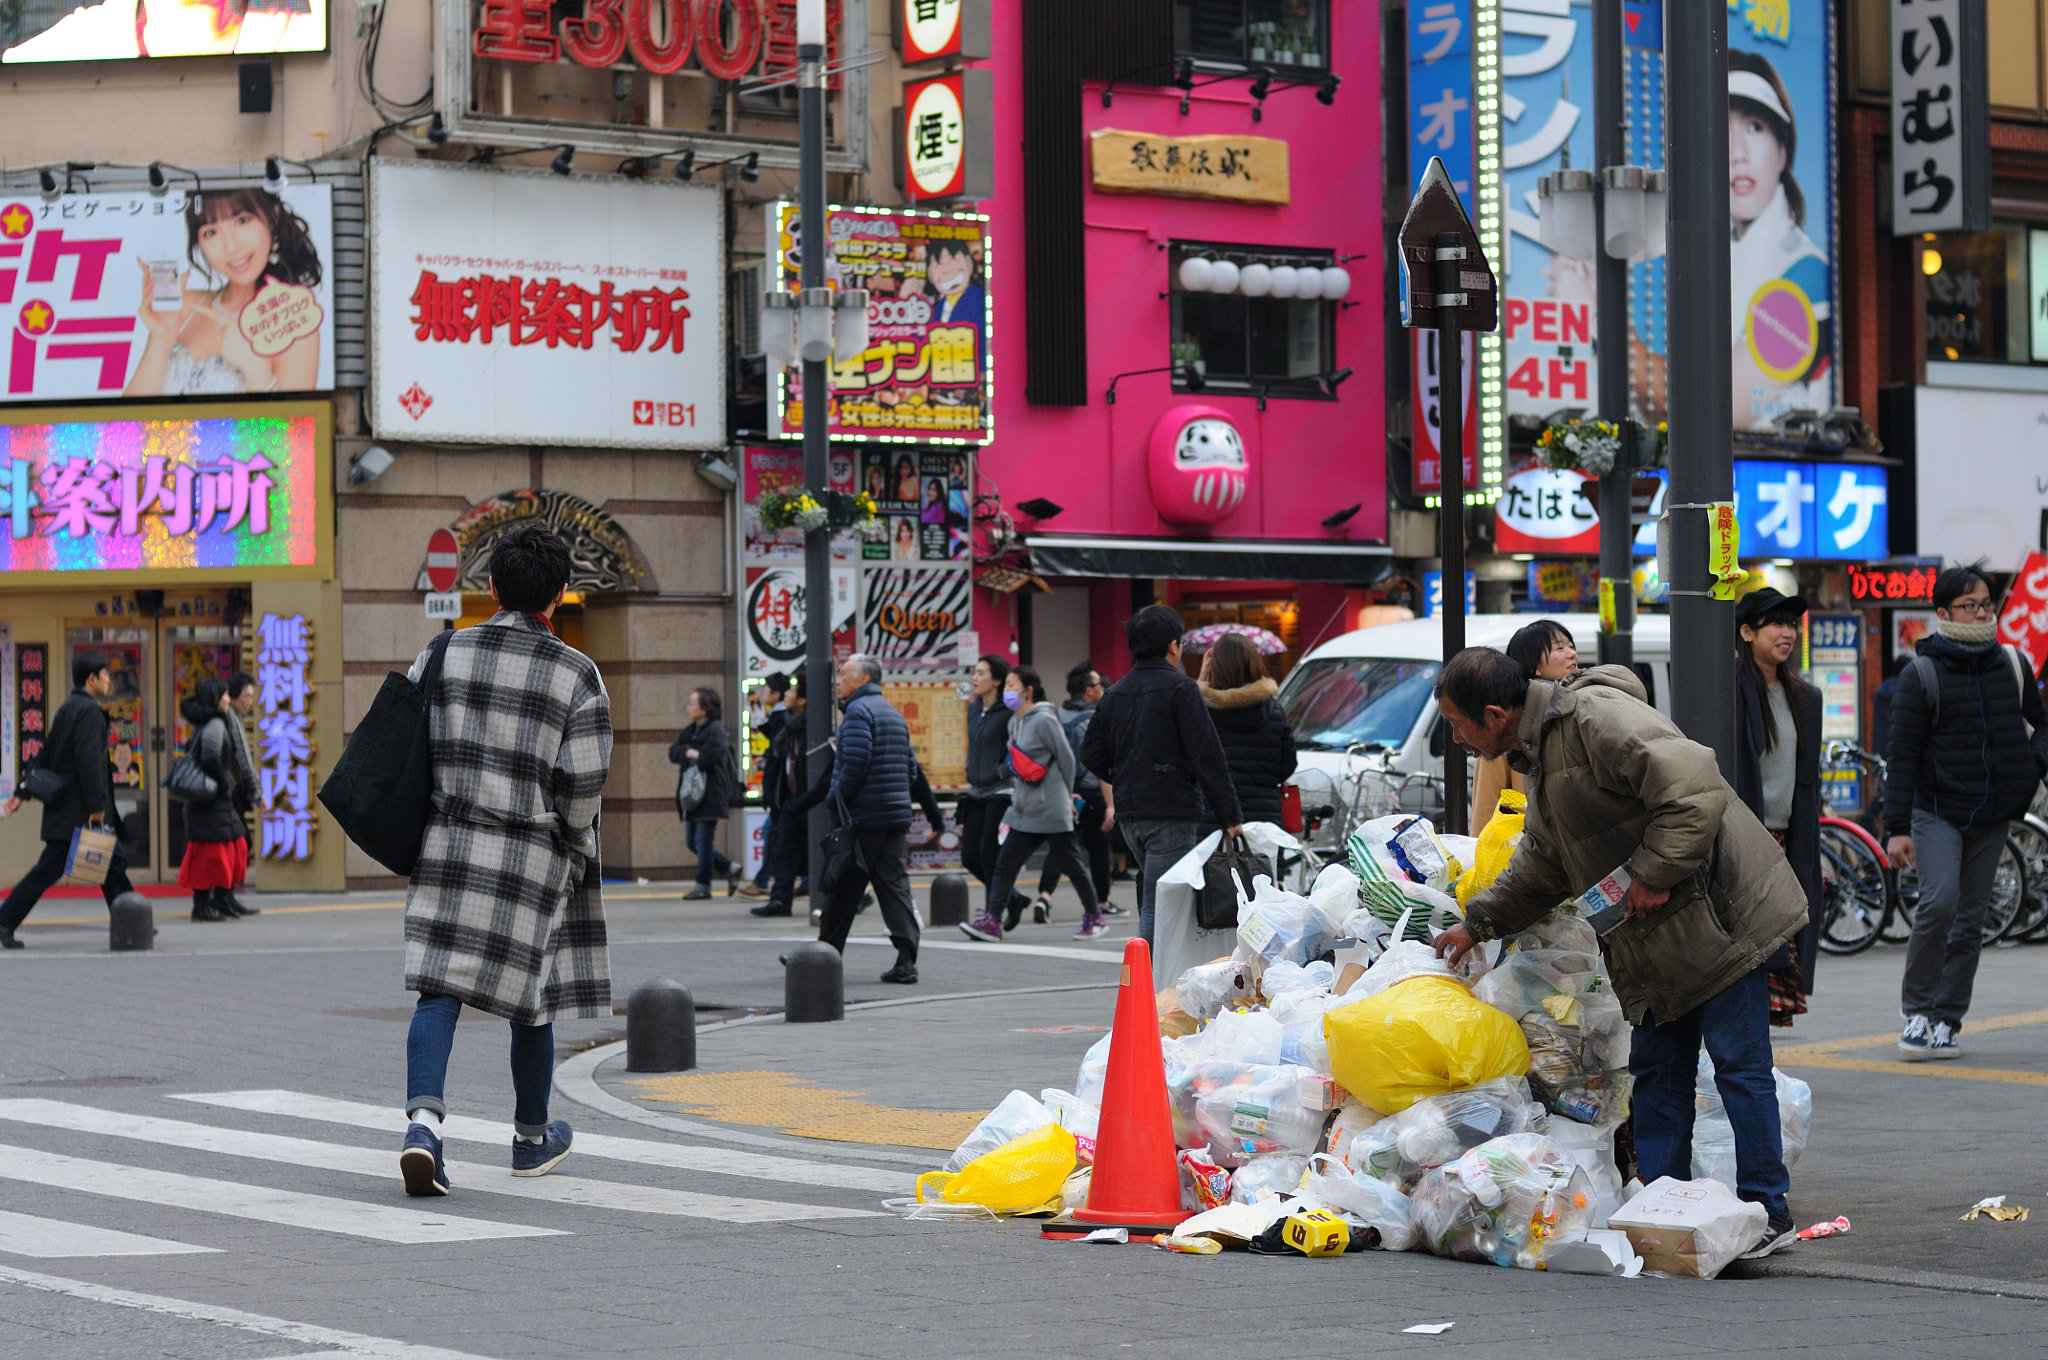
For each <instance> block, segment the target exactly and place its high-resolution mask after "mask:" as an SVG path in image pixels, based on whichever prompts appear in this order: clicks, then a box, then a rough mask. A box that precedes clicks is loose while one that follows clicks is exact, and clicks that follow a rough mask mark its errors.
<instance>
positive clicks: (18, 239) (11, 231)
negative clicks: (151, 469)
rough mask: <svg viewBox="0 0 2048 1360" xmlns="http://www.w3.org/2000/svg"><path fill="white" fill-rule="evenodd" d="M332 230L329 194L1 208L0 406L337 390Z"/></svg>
mask: <svg viewBox="0 0 2048 1360" xmlns="http://www.w3.org/2000/svg"><path fill="white" fill-rule="evenodd" d="M333 223H334V208H333V190H332V189H331V188H330V187H329V186H328V185H325V184H298V185H287V186H286V187H285V189H284V191H283V192H282V193H278V194H272V193H268V192H266V191H265V190H263V189H262V188H260V187H257V186H254V185H250V186H247V187H242V188H232V189H207V190H205V191H203V192H197V191H195V192H187V191H184V190H174V191H172V192H169V193H166V194H165V195H164V196H163V197H162V198H157V197H154V196H153V195H150V194H147V193H140V194H90V193H88V194H66V195H65V196H64V197H63V198H60V199H58V200H57V201H56V202H55V203H44V202H40V201H38V200H35V199H33V198H30V199H10V198H8V197H6V196H5V195H0V324H4V325H5V327H6V332H7V336H6V351H5V356H4V373H5V378H4V381H0V401H10V402H22V401H72V400H78V399H81V398H97V397H191V396H224V395H234V394H239V393H243V392H312V391H319V390H322V389H324V388H330V387H332V386H334V324H333V312H334V298H333V278H332V275H333V264H332V260H333V254H334V245H333V237H334V226H333Z"/></svg>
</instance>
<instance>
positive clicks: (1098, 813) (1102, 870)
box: [1038, 798, 1109, 904]
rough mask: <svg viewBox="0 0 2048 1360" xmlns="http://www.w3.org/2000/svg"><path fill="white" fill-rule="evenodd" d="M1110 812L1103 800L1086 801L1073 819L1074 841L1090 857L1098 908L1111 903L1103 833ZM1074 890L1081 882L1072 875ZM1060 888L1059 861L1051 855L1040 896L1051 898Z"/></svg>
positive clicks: (1106, 836)
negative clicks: (1077, 842) (1101, 904)
mask: <svg viewBox="0 0 2048 1360" xmlns="http://www.w3.org/2000/svg"><path fill="white" fill-rule="evenodd" d="M1107 811H1108V808H1107V807H1105V806H1104V805H1103V802H1102V799H1100V798H1084V799H1083V800H1082V802H1081V810H1080V811H1079V812H1078V813H1076V814H1075V815H1074V838H1075V839H1076V840H1078V841H1079V842H1080V843H1081V849H1082V850H1083V851H1084V852H1085V853H1086V854H1087V856H1088V876H1089V877H1090V878H1091V879H1093V880H1094V882H1095V900H1096V902H1097V903H1098V904H1100V903H1104V902H1107V901H1109V833H1108V832H1106V831H1104V830H1103V829H1102V818H1103V815H1104V814H1105V813H1106V812H1107ZM1068 877H1069V878H1073V879H1074V886H1075V887H1076V888H1079V887H1080V886H1081V880H1080V879H1079V878H1075V877H1074V876H1073V875H1072V874H1069V875H1068ZM1059 885H1060V865H1059V861H1058V860H1057V859H1055V858H1054V857H1053V856H1051V855H1047V856H1046V857H1045V868H1044V869H1043V870H1042V871H1041V872H1040V873H1039V875H1038V895H1039V896H1040V897H1051V896H1052V893H1053V889H1055V888H1057V887H1059Z"/></svg>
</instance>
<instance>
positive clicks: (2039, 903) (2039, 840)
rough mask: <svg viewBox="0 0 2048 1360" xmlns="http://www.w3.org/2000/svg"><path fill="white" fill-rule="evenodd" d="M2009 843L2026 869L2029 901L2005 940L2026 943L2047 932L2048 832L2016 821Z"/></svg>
mask: <svg viewBox="0 0 2048 1360" xmlns="http://www.w3.org/2000/svg"><path fill="white" fill-rule="evenodd" d="M2006 841H2007V843H2008V844H2010V845H2011V846H2012V847H2013V848H2014V849H2015V850H2016V851H2017V852H2018V853H2019V857H2020V861H2021V862H2022V863H2023V864H2025V865H2026V866H2027V900H2026V903H2025V904H2024V905H2023V906H2022V907H2021V908H2020V910H2019V913H2018V914H2017V915H2015V916H2014V917H2013V918H2012V924H2011V925H2009V926H2007V927H2006V928H2005V935H2004V936H2003V938H2005V939H2008V940H2013V941H2023V940H2026V939H2028V938H2029V937H2038V933H2039V932H2041V931H2044V930H2048V828H2044V827H2042V826H2041V824H2040V823H2039V822H2034V821H2024V820H2023V821H2016V822H2014V823H2013V824H2012V830H2011V831H2010V832H2008V833H2007V835H2006Z"/></svg>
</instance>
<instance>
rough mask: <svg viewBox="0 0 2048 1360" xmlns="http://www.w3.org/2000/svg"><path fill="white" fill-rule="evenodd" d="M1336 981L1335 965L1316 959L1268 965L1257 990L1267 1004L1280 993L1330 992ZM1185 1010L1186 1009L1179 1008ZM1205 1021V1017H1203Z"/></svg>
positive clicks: (1273, 1000)
mask: <svg viewBox="0 0 2048 1360" xmlns="http://www.w3.org/2000/svg"><path fill="white" fill-rule="evenodd" d="M1336 980H1337V965H1336V964H1334V963H1325V962H1323V961H1322V960H1321V959H1316V960H1315V961H1314V962H1312V963H1307V964H1299V963H1269V964H1267V965H1266V973H1265V976H1264V977H1262V978H1260V979H1259V990H1260V991H1262V992H1264V993H1265V994H1266V998H1267V1000H1268V1001H1269V1002H1277V1000H1278V998H1279V996H1280V994H1281V993H1282V992H1298V991H1304V990H1307V991H1323V992H1327V991H1329V990H1330V985H1331V984H1332V983H1334V982H1335V981H1336ZM1181 1009H1182V1010H1186V1009H1187V1007H1185V1006H1183V1007H1181ZM1203 1018H1204V1019H1206V1018H1207V1017H1206V1016H1205V1017H1203Z"/></svg>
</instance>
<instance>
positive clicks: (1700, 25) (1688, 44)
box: [1664, 4, 1735, 780]
mask: <svg viewBox="0 0 2048 1360" xmlns="http://www.w3.org/2000/svg"><path fill="white" fill-rule="evenodd" d="M1664 24H1665V29H1664V32H1665V41H1666V43H1667V44H1668V46H1667V47H1666V51H1667V52H1668V53H1669V60H1668V62H1667V68H1668V69H1667V76H1666V89H1667V91H1668V96H1667V98H1668V106H1669V108H1670V121H1669V124H1668V126H1669V133H1668V135H1669V137H1670V142H1669V144H1668V146H1667V147H1666V154H1665V164H1666V165H1668V166H1670V168H1671V169H1670V175H1671V197H1670V249H1669V251H1668V253H1667V255H1666V271H1667V272H1666V277H1667V278H1668V280H1669V283H1668V288H1669V299H1668V304H1667V305H1668V309H1669V316H1670V327H1669V333H1670V337H1671V339H1670V345H1669V360H1668V367H1669V375H1670V388H1671V490H1670V494H1669V501H1668V505H1667V507H1666V513H1667V514H1668V515H1669V516H1670V532H1669V542H1670V564H1671V716H1672V719H1673V720H1674V721H1675V722H1677V724H1678V726H1679V728H1680V729H1681V730H1682V731H1683V732H1684V733H1685V734H1686V735H1687V736H1688V737H1691V738H1692V739H1693V740H1694V741H1696V742H1699V743H1700V744H1701V745H1703V746H1710V747H1712V748H1713V751H1714V755H1715V758H1716V759H1717V760H1719V762H1720V765H1721V773H1722V775H1723V776H1724V777H1726V778H1728V779H1731V780H1732V779H1733V778H1734V775H1735V770H1734V763H1735V610H1734V606H1733V604H1732V603H1729V602H1726V601H1721V600H1717V599H1715V598H1713V596H1712V594H1711V593H1710V589H1711V587H1712V585H1713V581H1714V578H1713V573H1712V571H1711V569H1710V567H1709V552H1710V541H1709V540H1710V532H1711V531H1710V515H1711V510H1710V507H1711V506H1713V505H1714V504H1716V503H1718V502H1726V501H1732V500H1733V499H1734V498H1735V461H1734V459H1735V450H1734V429H1733V424H1734V418H1733V414H1732V410H1731V406H1732V400H1731V396H1730V393H1731V391H1732V390H1733V385H1734V378H1733V375H1732V373H1731V372H1730V367H1731V356H1730V345H1731V343H1732V337H1731V333H1730V326H1729V316H1728V308H1729V301H1728V294H1729V282H1728V10H1727V7H1726V6H1724V5H1720V4H1680V5H1667V6H1665V8H1664Z"/></svg>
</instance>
